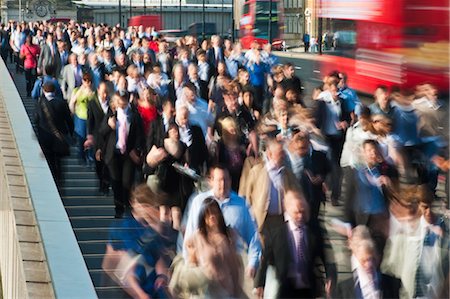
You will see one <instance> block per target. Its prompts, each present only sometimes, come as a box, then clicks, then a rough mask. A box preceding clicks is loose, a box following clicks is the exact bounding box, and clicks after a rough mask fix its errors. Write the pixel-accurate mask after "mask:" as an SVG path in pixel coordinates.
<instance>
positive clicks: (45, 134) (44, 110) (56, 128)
mask: <svg viewBox="0 0 450 299" xmlns="http://www.w3.org/2000/svg"><path fill="white" fill-rule="evenodd" d="M35 122H36V125H37V127H38V140H39V143H40V144H41V148H42V151H43V152H44V155H45V157H46V159H47V162H48V164H49V167H50V170H51V171H52V175H53V178H54V179H55V182H56V183H57V184H58V183H59V181H61V167H60V160H61V157H65V156H68V155H70V142H69V140H70V139H69V138H68V135H69V134H70V135H72V134H73V130H74V126H73V121H72V117H71V115H70V110H69V107H68V105H67V102H66V101H63V100H62V99H61V98H58V97H56V96H55V85H54V84H53V83H52V82H46V83H44V85H43V87H42V94H41V97H40V98H39V100H38V102H37V106H36V115H35Z"/></svg>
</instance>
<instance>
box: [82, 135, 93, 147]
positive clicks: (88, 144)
mask: <svg viewBox="0 0 450 299" xmlns="http://www.w3.org/2000/svg"><path fill="white" fill-rule="evenodd" d="M93 145H94V136H92V135H87V136H86V141H85V142H84V149H88V148H90V147H92V146H93Z"/></svg>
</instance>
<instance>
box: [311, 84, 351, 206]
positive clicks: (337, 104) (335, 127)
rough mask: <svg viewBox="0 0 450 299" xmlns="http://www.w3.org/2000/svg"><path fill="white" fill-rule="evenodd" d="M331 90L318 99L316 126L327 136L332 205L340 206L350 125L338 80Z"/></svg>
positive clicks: (324, 92)
mask: <svg viewBox="0 0 450 299" xmlns="http://www.w3.org/2000/svg"><path fill="white" fill-rule="evenodd" d="M328 84H329V89H328V90H325V91H323V92H322V93H321V94H320V95H319V96H318V97H319V101H317V107H316V109H315V110H316V111H315V119H316V126H317V128H319V129H320V130H321V131H322V134H323V135H325V138H326V141H327V144H328V146H330V151H331V159H330V160H331V166H332V168H331V175H330V184H329V185H330V187H331V203H332V204H333V205H338V201H339V198H340V191H341V184H342V170H341V167H340V165H339V161H340V160H341V154H342V148H343V145H344V140H345V130H346V129H347V127H348V125H349V123H348V122H347V120H348V119H349V117H348V111H346V110H345V106H343V105H342V103H341V101H340V100H339V95H338V79H334V78H333V79H331V80H329V82H328Z"/></svg>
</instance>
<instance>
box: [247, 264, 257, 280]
mask: <svg viewBox="0 0 450 299" xmlns="http://www.w3.org/2000/svg"><path fill="white" fill-rule="evenodd" d="M245 274H246V275H247V277H249V278H251V279H253V278H255V275H256V269H255V267H251V266H248V267H247V268H246V269H245Z"/></svg>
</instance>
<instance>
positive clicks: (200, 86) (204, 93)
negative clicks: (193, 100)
mask: <svg viewBox="0 0 450 299" xmlns="http://www.w3.org/2000/svg"><path fill="white" fill-rule="evenodd" d="M188 80H189V82H191V83H192V84H194V86H195V90H196V94H197V97H199V98H202V99H204V100H205V101H208V82H205V81H203V80H200V77H199V76H198V66H197V64H195V63H190V64H189V67H188Z"/></svg>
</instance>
